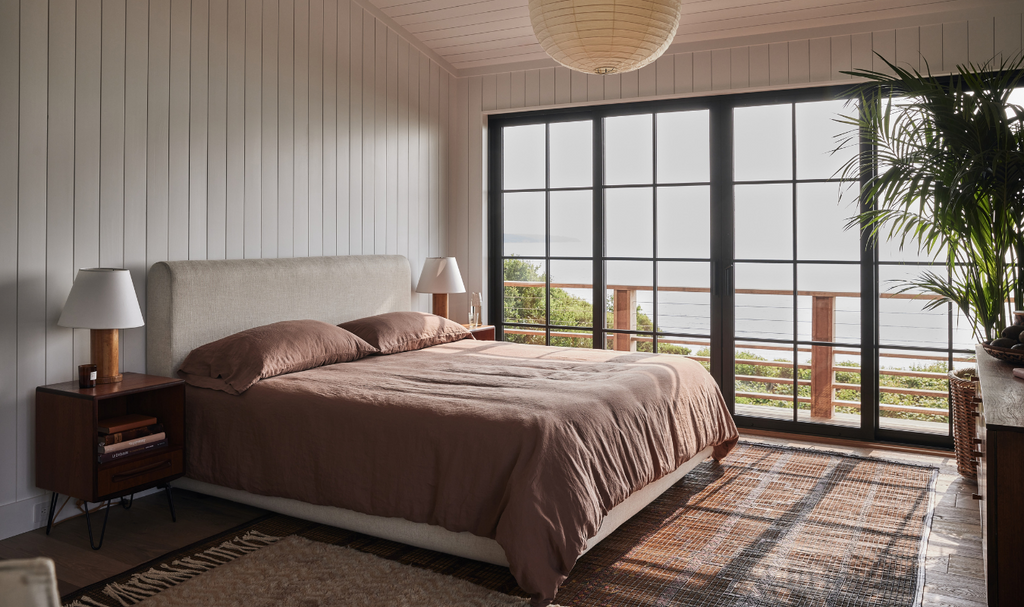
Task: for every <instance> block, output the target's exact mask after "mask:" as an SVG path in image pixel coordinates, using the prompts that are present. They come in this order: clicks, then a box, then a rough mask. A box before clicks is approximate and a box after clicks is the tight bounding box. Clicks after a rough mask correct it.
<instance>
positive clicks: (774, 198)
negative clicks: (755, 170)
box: [735, 184, 793, 259]
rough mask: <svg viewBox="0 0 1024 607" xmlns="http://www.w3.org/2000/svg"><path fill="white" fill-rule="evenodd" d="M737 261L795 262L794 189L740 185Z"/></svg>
mask: <svg viewBox="0 0 1024 607" xmlns="http://www.w3.org/2000/svg"><path fill="white" fill-rule="evenodd" d="M735 234H736V259H793V187H792V186H790V185H788V184H781V185H776V184H772V185H738V186H736V229H735Z"/></svg>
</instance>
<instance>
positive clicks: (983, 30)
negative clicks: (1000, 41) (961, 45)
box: [967, 18, 995, 65]
mask: <svg viewBox="0 0 1024 607" xmlns="http://www.w3.org/2000/svg"><path fill="white" fill-rule="evenodd" d="M967 44H968V47H967V58H968V60H969V61H970V62H971V63H974V64H976V65H982V64H985V63H988V62H989V61H991V60H992V56H993V55H994V54H995V22H994V20H993V19H992V18H986V19H971V20H970V21H968V22H967Z"/></svg>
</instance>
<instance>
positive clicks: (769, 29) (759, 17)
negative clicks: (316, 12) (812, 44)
mask: <svg viewBox="0 0 1024 607" xmlns="http://www.w3.org/2000/svg"><path fill="white" fill-rule="evenodd" d="M369 1H370V2H372V3H373V4H374V5H375V6H376V7H377V8H379V9H380V10H381V11H382V12H383V13H384V14H385V15H387V16H388V17H390V18H391V19H393V20H394V21H395V22H396V23H397V24H398V25H400V26H401V27H403V28H404V29H405V30H406V31H407V32H409V34H411V35H412V36H415V37H416V38H418V39H419V40H420V42H422V43H423V44H425V45H426V46H427V47H429V48H430V49H432V50H433V51H434V52H436V53H437V54H438V55H440V56H441V57H442V58H444V59H445V60H446V61H447V62H448V63H450V64H451V66H452V67H454V68H455V69H456V70H460V71H461V70H470V69H474V68H484V67H488V66H499V65H501V64H512V63H522V62H529V61H537V60H546V59H548V57H547V55H546V54H545V53H544V51H543V49H541V47H540V44H538V43H537V39H536V38H535V37H534V35H533V29H532V28H531V26H530V15H529V10H528V8H527V0H369ZM1019 1H1020V0H683V16H682V19H681V21H680V24H679V30H678V32H677V33H676V38H675V41H674V43H675V44H680V43H696V42H708V41H713V40H719V39H728V38H739V37H744V36H756V35H763V34H771V33H775V32H780V31H792V30H806V29H811V28H820V27H835V26H846V25H851V24H856V23H862V22H877V21H883V20H889V19H900V18H910V17H915V16H919V15H926V14H935V13H945V12H949V11H965V10H971V9H977V8H980V6H981V5H985V6H990V5H997V4H1002V3H1004V2H1019ZM552 64H553V63H552ZM488 71H490V70H488Z"/></svg>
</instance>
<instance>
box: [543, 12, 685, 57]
mask: <svg viewBox="0 0 1024 607" xmlns="http://www.w3.org/2000/svg"><path fill="white" fill-rule="evenodd" d="M681 12H682V0H530V22H531V23H532V24H533V32H534V34H536V35H537V41H538V42H540V45H541V46H542V47H544V51H545V52H547V54H549V55H551V58H552V59H554V60H555V61H557V62H559V63H561V64H562V65H564V66H565V67H567V68H569V69H573V70H576V71H579V72H584V73H587V74H618V73H621V72H631V71H633V70H638V69H640V68H642V67H643V66H645V65H647V64H648V63H650V62H652V61H654V60H655V59H657V58H658V57H660V56H661V54H662V53H664V52H665V49H667V48H668V45H669V44H671V43H672V39H673V38H675V35H676V29H677V28H678V27H679V16H680V13H681Z"/></svg>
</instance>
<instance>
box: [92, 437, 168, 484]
mask: <svg viewBox="0 0 1024 607" xmlns="http://www.w3.org/2000/svg"><path fill="white" fill-rule="evenodd" d="M181 456H182V449H181V448H180V447H168V448H166V449H162V450H161V451H160V452H159V453H154V454H153V455H149V456H146V457H143V458H140V459H133V460H131V461H127V462H124V463H122V464H118V465H116V466H111V467H110V468H103V469H101V470H99V473H98V475H97V478H96V483H97V487H96V489H97V493H98V494H99V495H101V496H105V495H110V494H112V493H117V492H119V491H126V490H128V489H131V488H133V487H138V486H140V485H144V484H146V483H151V482H154V481H159V480H161V479H164V478H171V477H175V476H179V475H181V473H182V472H183V471H184V466H183V463H182V457H181Z"/></svg>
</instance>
